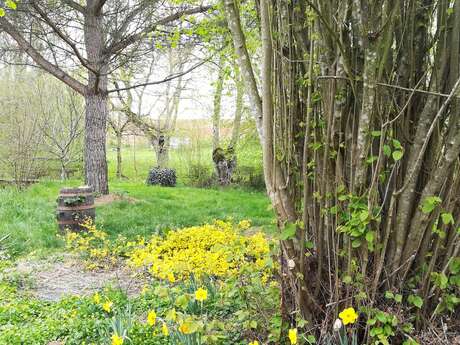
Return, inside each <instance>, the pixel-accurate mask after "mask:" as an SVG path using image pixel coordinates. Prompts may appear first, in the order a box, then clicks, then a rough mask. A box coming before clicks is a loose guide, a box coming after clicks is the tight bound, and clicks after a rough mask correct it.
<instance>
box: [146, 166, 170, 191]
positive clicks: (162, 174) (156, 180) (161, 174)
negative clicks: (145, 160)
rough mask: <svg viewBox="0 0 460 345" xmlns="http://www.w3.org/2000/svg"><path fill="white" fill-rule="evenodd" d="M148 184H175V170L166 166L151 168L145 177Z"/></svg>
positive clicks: (168, 185) (167, 185)
mask: <svg viewBox="0 0 460 345" xmlns="http://www.w3.org/2000/svg"><path fill="white" fill-rule="evenodd" d="M147 184H148V185H161V186H164V187H175V186H176V170H174V169H168V168H153V169H152V170H150V172H149V176H148V178H147Z"/></svg>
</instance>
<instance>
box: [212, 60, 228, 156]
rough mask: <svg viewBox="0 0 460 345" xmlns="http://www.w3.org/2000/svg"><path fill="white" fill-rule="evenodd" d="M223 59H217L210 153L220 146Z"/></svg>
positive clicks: (223, 76)
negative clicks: (217, 67) (217, 69)
mask: <svg viewBox="0 0 460 345" xmlns="http://www.w3.org/2000/svg"><path fill="white" fill-rule="evenodd" d="M224 78H225V69H224V57H223V56H221V57H220V58H219V71H218V75H217V80H216V88H215V91H214V110H213V113H212V151H213V152H214V150H216V149H217V148H218V147H219V146H220V116H221V108H222V92H223V90H224Z"/></svg>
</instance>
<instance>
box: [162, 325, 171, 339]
mask: <svg viewBox="0 0 460 345" xmlns="http://www.w3.org/2000/svg"><path fill="white" fill-rule="evenodd" d="M161 333H163V335H164V336H165V337H167V336H168V335H169V330H168V326H167V325H166V323H165V322H163V325H162V326H161Z"/></svg>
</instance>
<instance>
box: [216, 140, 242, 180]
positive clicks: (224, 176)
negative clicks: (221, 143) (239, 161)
mask: <svg viewBox="0 0 460 345" xmlns="http://www.w3.org/2000/svg"><path fill="white" fill-rule="evenodd" d="M212 160H213V162H214V167H215V169H216V173H217V180H218V183H219V184H220V185H221V186H228V185H229V184H230V183H231V182H232V175H233V171H234V170H235V168H236V155H235V152H234V151H233V149H232V148H229V149H227V150H224V149H222V148H220V147H218V148H217V149H215V150H214V151H213V152H212Z"/></svg>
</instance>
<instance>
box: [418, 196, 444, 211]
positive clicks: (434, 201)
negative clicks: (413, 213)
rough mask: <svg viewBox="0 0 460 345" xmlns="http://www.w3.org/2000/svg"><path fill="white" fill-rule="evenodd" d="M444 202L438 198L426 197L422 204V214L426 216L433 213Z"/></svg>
mask: <svg viewBox="0 0 460 345" xmlns="http://www.w3.org/2000/svg"><path fill="white" fill-rule="evenodd" d="M441 202H442V200H441V198H439V197H437V196H429V197H426V198H425V200H423V202H422V212H423V213H425V214H428V213H431V212H433V210H434V209H435V208H436V206H438V205H439V204H440V203H441Z"/></svg>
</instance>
